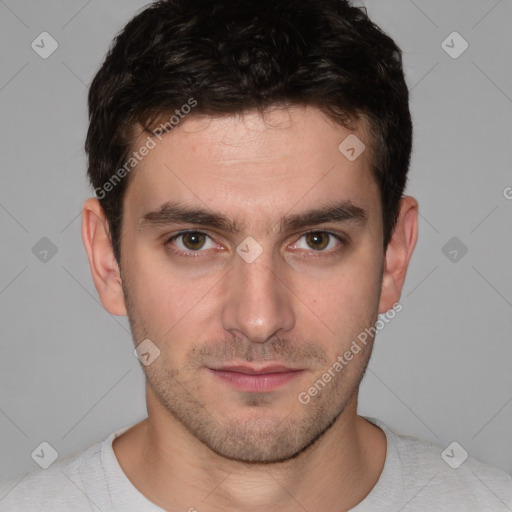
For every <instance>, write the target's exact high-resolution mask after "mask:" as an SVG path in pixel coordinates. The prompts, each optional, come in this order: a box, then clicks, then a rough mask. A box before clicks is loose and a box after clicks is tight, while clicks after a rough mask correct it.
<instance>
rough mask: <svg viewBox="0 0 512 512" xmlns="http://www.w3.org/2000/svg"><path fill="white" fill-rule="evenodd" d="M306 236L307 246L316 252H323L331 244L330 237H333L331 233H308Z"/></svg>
mask: <svg viewBox="0 0 512 512" xmlns="http://www.w3.org/2000/svg"><path fill="white" fill-rule="evenodd" d="M305 236H306V241H307V244H308V245H309V246H310V247H311V248H312V249H315V250H319V251H321V250H323V249H325V248H326V247H327V245H328V244H329V237H330V236H331V235H330V234H329V233H322V232H320V231H319V232H316V233H308V234H307V235H305Z"/></svg>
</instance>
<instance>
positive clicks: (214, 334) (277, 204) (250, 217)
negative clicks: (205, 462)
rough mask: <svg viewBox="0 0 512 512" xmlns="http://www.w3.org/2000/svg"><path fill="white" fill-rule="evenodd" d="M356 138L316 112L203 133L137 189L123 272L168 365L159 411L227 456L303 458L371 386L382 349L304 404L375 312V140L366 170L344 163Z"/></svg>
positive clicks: (229, 122)
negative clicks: (366, 378) (363, 386)
mask: <svg viewBox="0 0 512 512" xmlns="http://www.w3.org/2000/svg"><path fill="white" fill-rule="evenodd" d="M350 134H351V132H349V131H348V130H346V129H344V128H342V127H340V126H339V125H337V124H334V123H333V122H332V121H330V120H328V119H327V118H326V117H325V116H324V115H323V114H321V113H320V111H318V110H317V109H315V108H312V107H294V108H288V109H280V110H278V109H275V110H272V111H271V112H268V113H267V114H265V116H262V115H260V114H257V113H250V114H246V115H240V116H229V117H223V118H209V119H204V118H203V119H200V118H194V117H191V118H190V119H187V120H185V122H184V123H182V124H181V125H180V126H179V127H177V128H175V129H174V130H173V131H172V132H170V133H169V134H167V135H166V136H165V137H164V138H162V141H161V142H158V144H157V146H156V147H155V148H154V149H152V150H151V151H150V152H149V154H148V155H147V156H146V157H145V158H144V159H143V160H142V161H141V162H140V163H139V164H138V166H137V169H136V171H135V174H134V175H133V176H132V178H133V180H132V181H131V183H130V185H129V187H128V189H127V192H126V196H125V199H124V213H123V215H124V216H123V229H122V236H121V240H122V242H121V269H122V278H123V290H124V298H125V303H126V307H127V312H128V316H129V319H130V324H131V328H132V332H133V337H134V340H135V343H136V344H139V343H140V342H142V341H143V340H146V339H149V340H151V342H152V343H153V344H154V345H156V347H158V349H159V350H160V355H159V356H158V357H156V359H154V361H153V362H152V363H151V364H149V365H147V366H146V365H142V367H143V370H144V372H145V374H146V377H147V385H148V410H149V407H150V406H151V407H152V408H153V410H154V409H155V408H156V409H158V410H160V411H163V412H164V413H165V414H166V415H169V418H172V420H173V421H177V422H179V423H180V424H181V425H182V426H184V427H185V428H186V429H187V430H188V431H189V432H190V433H191V434H192V435H193V436H195V438H197V439H198V440H199V441H201V442H202V443H204V444H205V445H207V446H208V447H209V448H211V449H212V450H213V451H215V452H216V453H218V454H220V455H222V456H225V457H228V458H232V459H236V460H240V461H258V462H271V461H278V460H286V459H289V458H291V457H294V456H296V455H297V454H298V453H300V452H301V451H302V450H304V449H305V448H306V447H307V446H309V445H311V443H312V442H313V441H314V440H316V439H318V437H319V436H321V435H322V434H323V433H324V432H325V431H326V430H327V429H328V428H329V427H330V426H331V424H332V423H333V421H334V420H335V419H336V418H337V417H338V416H339V415H340V413H342V411H343V410H344V408H345V406H346V405H347V403H348V402H349V400H350V399H351V398H353V396H354V393H355V391H356V389H357V387H358V385H359V382H360V380H361V378H362V375H363V373H364V370H365V367H366V365H367V362H368V359H369V356H370V352H371V342H370V343H368V344H367V345H366V346H363V349H362V350H361V351H360V352H359V353H358V354H356V355H354V356H353V358H352V360H351V361H350V362H349V363H348V364H347V365H346V366H344V367H343V369H342V370H341V371H337V372H336V371H335V372H334V376H333V377H332V378H331V379H330V381H329V382H327V383H325V386H322V390H321V391H318V392H317V393H313V394H308V396H309V397H310V400H308V401H307V403H304V402H306V400H304V397H305V394H304V393H305V392H306V393H307V392H308V390H309V389H310V388H311V387H312V386H313V385H314V383H315V382H317V381H318V380H319V379H320V380H321V377H322V374H324V372H326V371H327V370H328V369H329V368H332V367H333V364H334V363H335V362H336V360H337V358H338V356H340V355H342V354H344V353H345V352H346V351H347V350H348V349H349V347H350V346H351V344H352V342H353V341H354V340H355V339H356V338H357V336H358V334H360V333H361V332H362V331H364V329H365V328H367V327H369V326H372V325H374V324H375V321H376V320H377V315H378V312H379V298H380V292H381V283H382V271H383V262H384V254H383V249H382V211H381V204H380V194H379V188H378V186H377V184H376V182H375V181H374V178H373V177H372V174H371V171H370V154H369V153H370V151H369V146H370V141H369V140H368V138H367V137H366V136H365V132H364V131H363V130H362V131H359V132H357V136H358V138H359V139H360V140H362V141H363V142H364V143H365V144H366V148H367V149H366V151H364V152H363V153H362V154H361V155H360V156H359V157H358V158H357V159H355V160H353V161H351V160H349V159H348V158H347V157H346V156H345V155H344V154H343V153H342V152H341V151H340V150H339V149H338V147H339V145H340V143H341V142H342V141H344V139H345V138H346V137H347V136H348V135H350ZM144 138H145V137H144ZM199 210H201V212H200V211H199ZM331 371H332V370H331ZM318 388H319V386H317V390H318ZM301 396H302V397H303V399H302V400H300V399H299V397H301ZM149 401H151V404H149Z"/></svg>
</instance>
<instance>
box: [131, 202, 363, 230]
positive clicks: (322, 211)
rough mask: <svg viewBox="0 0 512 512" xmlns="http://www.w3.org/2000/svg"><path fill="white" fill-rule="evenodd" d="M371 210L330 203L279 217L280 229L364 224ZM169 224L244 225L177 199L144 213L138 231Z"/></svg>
mask: <svg viewBox="0 0 512 512" xmlns="http://www.w3.org/2000/svg"><path fill="white" fill-rule="evenodd" d="M367 219H368V212H367V211H366V210H364V209H363V208H361V207H359V206H357V205H355V204H354V203H353V202H352V201H348V200H344V201H337V202H330V203H327V204H325V205H323V206H322V207H320V208H315V209H312V210H307V211H305V212H301V213H298V214H293V215H283V216H282V217H281V218H280V220H279V224H278V226H279V231H280V232H281V231H287V230H288V231H291V230H295V229H302V228H306V227H308V226H314V225H317V224H323V223H326V222H337V223H351V224H352V223H353V224H358V225H361V226H362V225H364V224H365V223H366V220H367ZM167 224H196V225H201V226H208V227H211V228H216V229H219V230H222V231H226V232H229V233H239V232H240V231H241V228H242V226H241V225H240V224H239V223H238V222H237V221H236V220H232V219H230V218H229V217H226V216H225V215H224V214H222V213H216V212H212V211H210V210H207V209H203V208H196V207H190V206H187V205H185V204H181V203H178V202H175V201H168V202H166V203H164V204H163V205H161V207H160V209H158V210H156V211H152V212H148V213H146V214H144V215H143V216H142V217H140V219H139V230H141V229H142V228H144V227H147V226H154V227H156V226H161V225H167Z"/></svg>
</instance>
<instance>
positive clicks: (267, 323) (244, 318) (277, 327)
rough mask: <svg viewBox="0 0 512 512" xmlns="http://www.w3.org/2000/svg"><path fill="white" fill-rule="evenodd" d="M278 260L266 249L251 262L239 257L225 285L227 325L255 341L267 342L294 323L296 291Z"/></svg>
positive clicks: (223, 322)
mask: <svg viewBox="0 0 512 512" xmlns="http://www.w3.org/2000/svg"><path fill="white" fill-rule="evenodd" d="M279 263H281V262H278V264H275V263H274V261H273V255H272V254H267V253H266V252H265V251H264V252H263V253H262V254H260V256H258V258H257V259H256V260H255V261H253V262H252V263H248V262H247V261H245V260H244V259H243V258H241V257H238V256H237V257H236V258H235V262H234V268H233V269H232V271H231V272H229V274H228V276H227V279H226V282H225V283H224V286H225V295H224V294H223V295H224V297H225V302H224V304H223V309H222V324H223V327H224V329H226V330H227V331H229V332H230V333H232V334H235V335H237V336H242V337H245V338H247V339H248V340H249V341H251V342H254V343H264V342H265V341H267V340H268V339H269V338H272V337H273V336H276V335H278V333H279V332H280V331H288V330H290V329H292V328H293V326H294V324H295V314H294V311H293V303H292V301H293V294H292V292H291V290H290V288H289V287H288V286H287V283H286V282H285V279H284V275H282V274H281V275H280V274H279V268H281V270H282V267H279Z"/></svg>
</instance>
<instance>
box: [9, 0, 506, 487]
mask: <svg viewBox="0 0 512 512" xmlns="http://www.w3.org/2000/svg"><path fill="white" fill-rule="evenodd" d="M146 3H147V2H145V1H142V0H138V1H137V0H123V1H121V0H115V1H114V0H110V1H109V2H100V1H98V0H90V1H84V0H73V1H70V0H67V1H65V2H64V1H62V0H61V1H58V0H47V1H38V2H35V1H32V2H31V1H28V0H17V1H14V0H0V62H1V64H0V115H1V126H0V130H1V132H0V141H1V142H0V143H1V151H0V162H1V164H0V165H1V187H0V228H1V239H2V241H1V245H0V247H1V249H0V251H1V265H0V321H1V330H2V342H1V345H0V351H1V352H0V433H1V435H0V480H2V481H3V480H6V479H8V478H10V477H13V476H15V475H22V474H24V473H26V472H27V471H30V470H33V469H37V468H38V466H37V465H36V463H35V462H34V461H33V460H32V458H31V453H32V451H33V450H34V449H35V448H36V447H37V446H38V445H39V444H40V443H41V442H42V441H47V442H49V443H50V444H51V445H52V446H53V447H54V448H55V449H56V450H57V451H58V453H59V456H60V458H63V457H66V456H68V455H71V454H73V453H74V452H76V451H78V450H79V449H82V448H85V447H86V446H89V445H90V444H92V443H94V442H97V441H99V440H101V439H103V438H104V437H106V436H107V435H108V434H109V433H111V432H112V431H114V430H116V429H118V428H120V427H123V426H128V425H130V424H132V423H135V422H137V421H139V420H140V419H142V418H143V417H145V415H146V410H145V402H144V379H143V374H142V371H141V369H140V367H139V362H138V361H137V360H136V359H135V357H134V356H133V353H132V351H133V342H132V339H131V336H130V333H129V329H128V323H127V320H126V318H118V317H113V316H111V315H109V314H108V313H107V312H106V311H105V310H104V309H103V308H102V306H101V305H100V303H99V301H98V299H97V295H96V291H95V289H94V286H93V282H92V279H91V276H90V274H89V268H88V263H87V260H86V255H85V251H84V250H83V246H82V241H81V237H80V209H81V204H82V202H83V201H84V200H85V199H86V198H87V197H89V196H90V195H92V193H91V190H90V189H89V187H88V185H87V182H86V179H85V168H86V160H85V155H84V151H83V143H84V139H85V135H86V130H87V110H86V95H87V86H88V84H89V83H90V81H91V80H92V77H93V76H94V74H95V72H96V71H97V69H98V67H99V65H100V62H101V61H102V58H103V56H104V54H105V52H106V50H107V48H108V45H109V44H110V41H111V39H112V37H113V36H114V34H115V33H116V32H117V31H119V30H120V29H121V28H122V27H123V25H124V24H125V23H126V22H127V21H128V20H129V19H130V18H131V17H132V16H133V15H134V14H135V13H136V12H137V11H138V9H140V8H141V7H142V6H143V5H144V4H146ZM365 4H366V5H367V7H368V11H369V14H370V16H371V17H372V18H373V19H374V21H376V22H377V23H378V24H380V25H381V26H382V28H383V29H384V30H386V31H388V32H389V33H390V35H392V36H393V37H394V38H395V39H396V41H397V42H398V44H399V45H400V46H401V47H402V48H403V50H404V57H405V66H406V74H407V80H408V83H409V85H410V88H411V96H412V97H411V108H412V113H413V116H414V122H415V146H414V154H413V159H412V166H411V171H410V184H409V187H408V190H407V192H408V194H410V195H413V196H415V197H416V198H417V199H418V200H419V202H420V214H421V217H420V235H419V241H418V245H417V248H416V251H415V255H414V256H413V259H412V263H411V266H410V270H409V274H408V277H407V281H406V284H405V288H404V292H403V295H402V301H401V302H402V304H403V311H402V312H401V313H400V314H399V315H398V316H397V317H396V318H395V319H394V320H393V321H392V323H391V324H389V325H387V326H386V328H385V329H384V330H382V332H381V333H380V334H379V336H378V338H377V343H376V347H375V351H374V354H373V358H372V361H371V363H370V366H369V370H368V372H367V375H366V377H365V380H364V384H363V386H362V389H361V399H360V412H361V413H362V414H365V415H369V416H375V417H378V418H380V419H382V420H383V421H384V422H385V423H387V424H388V426H390V427H391V428H392V429H395V430H396V431H398V432H404V433H409V434H412V435H416V436H419V437H422V438H426V439H430V440H432V441H434V442H436V443H438V444H440V445H441V446H443V447H444V446H446V445H448V444H449V443H450V442H452V441H454V440H456V441H457V442H459V443H460V444H461V445H462V446H463V447H464V448H465V449H466V450H467V451H468V452H469V453H470V454H471V455H473V456H475V457H477V458H479V459H481V460H482V461H484V462H487V463H490V464H492V465H495V466H498V467H501V468H502V469H504V470H506V471H508V472H512V443H511V441H510V437H511V433H512V403H511V402H512V371H511V369H510V363H511V361H512V342H511V333H512V272H511V270H510V263H511V261H512V236H511V235H512V229H511V219H512V200H509V199H507V198H506V197H505V194H504V191H505V190H506V188H507V187H512V173H511V154H510V147H511V143H510V141H511V136H512V123H511V120H512V71H511V62H512V60H511V55H512V39H511V38H510V29H511V21H512V1H511V0H501V1H496V0H482V1H471V2H470V1H462V0H457V1H455V0H449V1H447V0H430V1H426V0H415V1H414V2H413V1H409V0H386V1H383V0H368V1H367V2H365ZM43 31H47V32H49V33H50V34H51V35H52V36H53V37H54V38H55V39H56V40H57V41H58V44H59V47H58V49H57V50H56V51H55V53H53V54H52V55H51V56H50V57H49V58H47V59H42V58H41V57H40V56H39V55H38V54H37V53H36V52H35V51H34V50H33V49H32V48H31V43H32V41H33V40H35V39H36V37H37V36H39V34H40V33H41V32H43ZM453 31H457V32H459V33H460V34H461V35H462V36H463V37H464V39H465V40H467V42H468V43H469V48H468V49H467V50H466V51H465V52H464V53H463V54H462V55H461V56H460V57H458V58H457V59H454V58H452V57H450V56H449V55H448V54H447V53H446V52H445V50H444V49H443V47H442V46H441V43H442V41H443V40H445V39H446V37H447V36H448V35H449V34H450V33H452V32H453ZM447 44H449V45H450V46H453V47H454V48H453V49H452V50H453V51H457V50H459V49H460V48H461V46H460V44H459V42H458V41H456V40H454V42H453V43H452V42H451V40H450V39H449V40H448V43H447ZM511 196H512V193H511V194H509V197H511ZM43 237H47V238H49V239H50V240H51V241H52V242H53V244H55V246H56V248H57V253H56V254H55V255H53V256H52V253H51V252H49V253H48V254H47V255H46V259H47V261H41V260H40V259H39V258H41V257H42V254H39V258H38V257H36V256H37V255H38V251H37V250H35V251H34V252H36V254H34V253H33V251H32V248H33V247H34V245H35V244H36V243H38V241H39V240H40V239H41V238H43ZM452 237H457V238H458V240H459V241H460V242H456V244H458V247H457V246H456V245H455V246H453V247H452V246H448V248H445V249H444V252H443V247H444V246H445V244H446V243H447V242H448V241H449V240H450V239H451V238H452ZM42 243H43V242H42ZM461 244H464V246H466V247H467V248H468V252H467V254H465V255H463V256H461V255H462V252H461V248H462V245H461ZM36 247H39V246H36ZM454 249H455V250H456V251H457V261H451V259H453V258H454V257H455V253H453V252H452V254H451V255H450V251H453V250H454ZM445 253H446V255H445ZM450 258H451V259H450Z"/></svg>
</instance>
